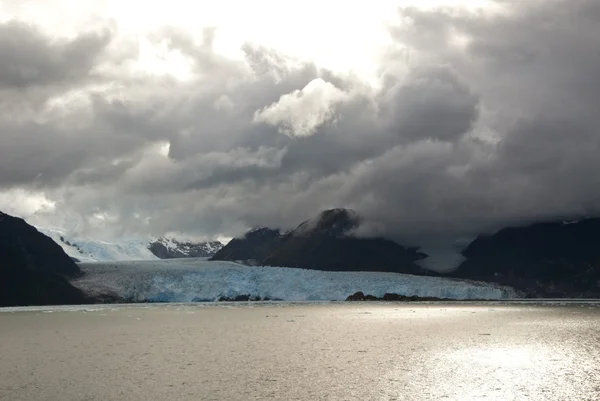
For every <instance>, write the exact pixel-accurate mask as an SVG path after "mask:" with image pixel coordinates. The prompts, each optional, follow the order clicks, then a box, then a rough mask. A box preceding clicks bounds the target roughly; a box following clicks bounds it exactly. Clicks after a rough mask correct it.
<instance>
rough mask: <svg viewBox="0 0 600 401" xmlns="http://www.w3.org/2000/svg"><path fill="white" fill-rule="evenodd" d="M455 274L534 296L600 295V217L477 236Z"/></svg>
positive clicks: (548, 223) (464, 252) (539, 224)
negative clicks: (512, 287) (513, 288)
mask: <svg viewBox="0 0 600 401" xmlns="http://www.w3.org/2000/svg"><path fill="white" fill-rule="evenodd" d="M463 255H464V256H465V258H466V260H465V261H464V262H463V263H462V264H461V265H460V266H459V267H458V269H456V270H455V271H454V272H452V273H449V276H451V277H459V278H469V279H474V280H483V281H492V282H498V283H501V284H506V285H511V286H514V287H516V288H518V289H521V290H524V291H526V292H528V293H529V295H530V296H532V297H539V296H542V297H565V296H569V297H600V267H599V266H600V219H599V218H590V219H583V220H580V221H576V222H562V221H560V222H542V223H535V224H531V225H529V226H524V227H510V228H505V229H502V230H500V231H498V232H496V233H495V234H492V235H487V236H479V237H477V238H476V239H475V240H474V241H473V242H471V244H469V245H468V246H467V248H466V249H465V250H464V251H463Z"/></svg>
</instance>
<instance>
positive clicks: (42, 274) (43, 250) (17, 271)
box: [0, 212, 84, 306]
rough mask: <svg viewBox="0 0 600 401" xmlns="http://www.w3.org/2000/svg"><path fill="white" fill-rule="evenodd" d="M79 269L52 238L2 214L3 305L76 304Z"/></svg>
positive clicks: (80, 295)
mask: <svg viewBox="0 0 600 401" xmlns="http://www.w3.org/2000/svg"><path fill="white" fill-rule="evenodd" d="M80 274H81V271H80V270H79V266H77V264H75V262H74V261H73V260H72V259H71V258H70V257H69V256H68V255H67V254H66V253H65V252H64V251H63V249H62V248H61V247H60V246H59V245H57V244H56V243H55V242H54V241H53V240H52V239H51V238H50V237H47V236H45V235H44V234H42V233H40V232H39V231H38V230H37V229H36V228H35V227H33V226H31V225H29V224H27V223H26V222H25V221H24V220H23V219H20V218H17V217H13V216H9V215H7V214H5V213H2V212H0V306H20V305H51V304H76V303H83V302H84V295H83V293H82V292H81V291H79V290H78V289H76V288H75V287H73V286H72V285H71V284H70V283H69V282H68V280H67V279H68V278H74V277H77V276H78V275H80Z"/></svg>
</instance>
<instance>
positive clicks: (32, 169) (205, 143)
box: [0, 0, 600, 241]
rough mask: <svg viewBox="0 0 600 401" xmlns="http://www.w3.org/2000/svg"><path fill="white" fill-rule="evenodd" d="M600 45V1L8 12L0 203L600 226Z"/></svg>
mask: <svg viewBox="0 0 600 401" xmlns="http://www.w3.org/2000/svg"><path fill="white" fill-rule="evenodd" d="M217 3H218V4H219V5H218V6H216V4H217ZM599 38H600V2H598V1H597V0H578V1H567V0H528V1H517V0H514V1H511V0H498V1H483V0H481V1H468V2H466V1H458V0H455V1H442V0H438V1H434V0H430V1H423V0H419V1H418V2H416V1H415V2H414V4H412V3H411V2H410V1H408V0H407V1H400V0H398V1H383V0H382V1H354V2H343V1H333V0H331V1H322V0H321V1H306V0H305V1H294V2H292V1H285V2H283V1H275V0H272V1H266V0H265V1H261V0H255V1H251V2H250V1H233V0H228V1H225V0H224V1H220V2H190V1H183V0H169V1H154V2H148V1H134V0H120V1H116V0H115V1H112V0H94V1H92V0H78V1H75V0H37V1H36V0H4V1H2V0H0V209H1V210H4V211H6V212H9V213H14V214H19V215H22V216H29V215H31V214H32V213H34V212H36V211H38V210H40V209H41V210H42V211H45V212H44V213H57V214H59V215H61V216H83V217H84V218H85V219H86V221H87V223H88V224H86V226H85V227H86V229H87V230H93V231H95V232H100V231H102V232H104V233H110V235H112V236H120V235H131V234H136V235H137V234H139V235H162V234H164V233H166V232H179V233H186V234H188V235H194V236H199V237H212V236H219V235H223V236H231V235H236V234H238V233H240V232H242V231H244V230H245V229H247V228H249V227H253V226H256V225H269V226H279V227H283V228H285V227H291V226H295V225H296V224H298V223H299V222H300V221H302V220H304V219H306V218H308V217H310V216H312V215H314V214H315V213H317V212H318V211H320V210H323V209H326V208H331V207H350V208H353V209H355V210H356V211H357V212H359V213H360V214H362V215H363V216H364V217H365V218H366V219H367V221H368V223H369V224H368V225H366V226H365V230H366V231H369V232H377V233H384V234H386V235H389V236H392V237H394V238H397V239H401V240H404V241H419V239H420V238H424V237H428V238H434V237H435V238H451V237H455V236H462V235H473V234H476V233H479V232H483V231H489V230H494V229H497V228H500V227H502V226H505V225H508V224H517V223H522V222H530V221H534V220H540V219H547V218H573V217H578V216H581V215H597V214H600V154H599V153H600V113H599V111H600V108H599V105H600V40H598V39H599ZM39 213H40V212H38V214H39Z"/></svg>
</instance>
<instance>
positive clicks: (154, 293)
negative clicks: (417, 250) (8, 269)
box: [72, 258, 519, 302]
mask: <svg viewBox="0 0 600 401" xmlns="http://www.w3.org/2000/svg"><path fill="white" fill-rule="evenodd" d="M79 266H80V267H81V270H82V271H83V272H84V275H83V277H81V278H78V279H76V280H73V281H72V284H73V285H75V286H76V287H78V288H80V289H82V290H83V291H84V292H86V293H87V294H89V295H91V296H96V295H101V294H113V295H115V296H117V297H119V298H121V299H123V300H124V301H126V302H194V301H216V300H218V299H219V298H220V297H223V296H224V297H231V298H234V297H235V296H237V295H251V296H259V297H262V298H265V297H268V298H270V299H280V300H283V301H340V300H345V299H346V297H348V295H351V294H353V293H355V292H357V291H363V292H364V293H365V294H371V295H375V296H378V297H381V296H383V295H384V294H385V293H397V294H401V295H406V296H412V295H416V296H420V297H438V298H448V299H491V300H498V299H510V298H518V297H519V295H518V293H517V292H516V291H515V290H514V289H512V288H509V287H502V286H499V285H495V284H491V283H482V282H474V281H463V280H456V279H448V278H439V277H425V276H412V275H407V274H399V273H378V272H328V271H319V270H305V269H296V268H288V267H267V266H246V265H241V264H238V263H235V262H224V261H209V260H206V259H204V258H186V259H169V260H149V261H119V262H85V263H80V264H79Z"/></svg>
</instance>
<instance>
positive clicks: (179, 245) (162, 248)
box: [148, 237, 223, 259]
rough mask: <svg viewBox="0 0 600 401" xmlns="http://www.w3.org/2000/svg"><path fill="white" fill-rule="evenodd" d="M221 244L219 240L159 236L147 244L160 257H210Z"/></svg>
mask: <svg viewBox="0 0 600 401" xmlns="http://www.w3.org/2000/svg"><path fill="white" fill-rule="evenodd" d="M221 248H223V244H222V243H221V242H220V241H208V242H191V241H178V240H176V239H173V238H164V237H162V238H159V239H157V240H156V241H152V242H151V243H150V244H149V245H148V249H149V250H150V252H152V254H154V255H155V256H156V257H158V258H160V259H174V258H198V257H201V258H202V257H204V258H209V257H212V256H213V255H214V254H215V253H217V252H218V251H219V250H220V249H221Z"/></svg>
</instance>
